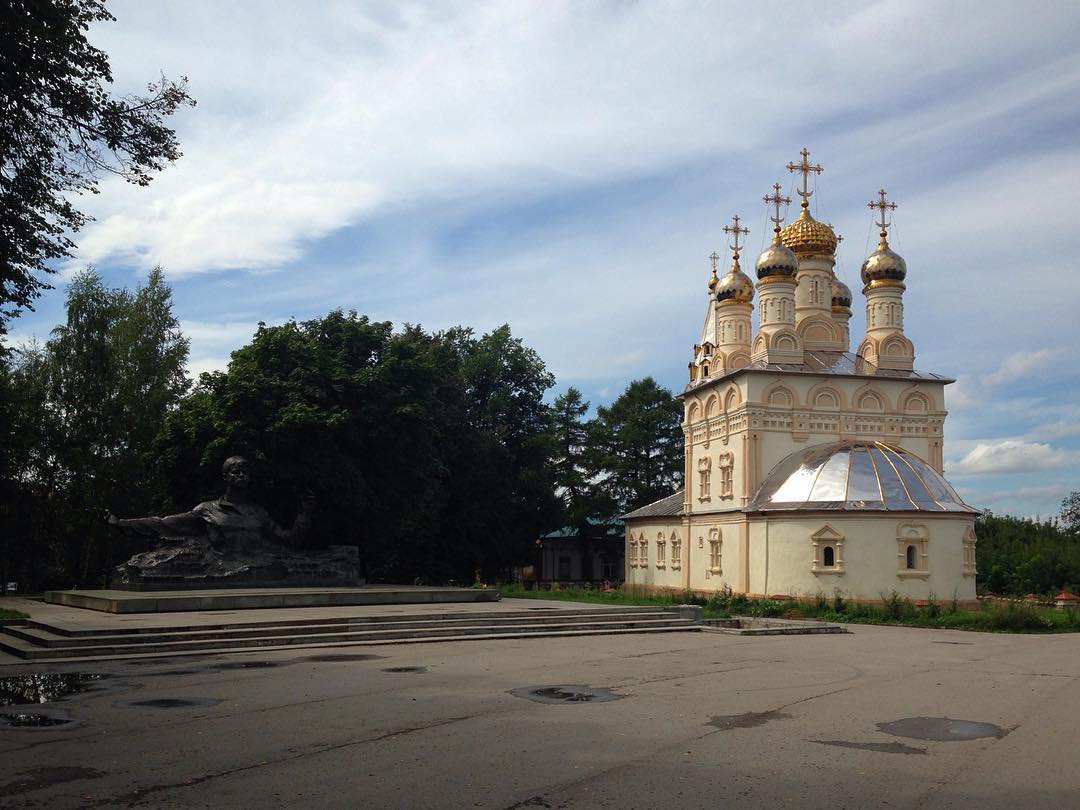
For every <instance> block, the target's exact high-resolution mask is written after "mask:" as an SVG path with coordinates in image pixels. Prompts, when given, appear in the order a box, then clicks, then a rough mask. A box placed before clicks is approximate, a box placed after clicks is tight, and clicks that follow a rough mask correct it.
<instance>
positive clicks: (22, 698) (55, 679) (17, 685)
mask: <svg viewBox="0 0 1080 810" xmlns="http://www.w3.org/2000/svg"><path fill="white" fill-rule="evenodd" d="M107 677H108V675H92V674H87V673H85V672H62V673H61V672H31V673H29V674H27V675H9V676H7V677H5V678H0V706H14V705H18V704H21V703H50V702H51V701H54V700H59V699H61V698H65V697H67V696H68V695H74V694H76V693H78V692H87V691H89V690H90V689H92V688H93V686H92V685H93V683H94V682H95V681H100V680H102V679H103V678H107Z"/></svg>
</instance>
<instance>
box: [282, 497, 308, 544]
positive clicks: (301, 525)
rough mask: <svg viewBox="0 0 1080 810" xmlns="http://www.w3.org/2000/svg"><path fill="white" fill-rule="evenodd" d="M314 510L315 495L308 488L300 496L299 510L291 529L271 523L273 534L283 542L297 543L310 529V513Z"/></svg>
mask: <svg viewBox="0 0 1080 810" xmlns="http://www.w3.org/2000/svg"><path fill="white" fill-rule="evenodd" d="M314 511H315V495H314V494H313V493H312V492H311V491H310V490H309V491H307V492H305V493H304V494H303V495H302V496H301V497H300V511H299V512H297V513H296V520H294V521H293V525H292V528H291V529H283V528H281V527H280V526H278V525H277V523H274V524H273V532H274V535H275V536H276V537H277V538H278V539H279V540H281V541H282V542H284V543H297V542H299V541H301V540H303V539H304V538H305V537H306V536H307V533H308V531H310V529H311V514H312V513H313V512H314Z"/></svg>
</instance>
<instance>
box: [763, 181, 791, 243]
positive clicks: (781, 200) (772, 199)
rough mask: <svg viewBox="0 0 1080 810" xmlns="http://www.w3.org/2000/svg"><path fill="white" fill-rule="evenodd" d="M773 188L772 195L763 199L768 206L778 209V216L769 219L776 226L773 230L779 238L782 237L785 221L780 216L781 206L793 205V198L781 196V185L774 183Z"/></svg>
mask: <svg viewBox="0 0 1080 810" xmlns="http://www.w3.org/2000/svg"><path fill="white" fill-rule="evenodd" d="M772 187H773V193H772V194H766V195H765V196H764V197H763V198H762V199H764V200H765V204H766V205H771V206H773V207H774V208H775V209H776V216H774V217H769V219H770V220H772V222H773V223H774V224H775V226H776V227H775V228H773V232H774V233H776V234H777V236H779V235H780V223H781V222H783V221H784V217H783V216H781V214H780V206H781V205H784V206H788V205H791V197H784V196H781V194H780V184H779V183H773V186H772Z"/></svg>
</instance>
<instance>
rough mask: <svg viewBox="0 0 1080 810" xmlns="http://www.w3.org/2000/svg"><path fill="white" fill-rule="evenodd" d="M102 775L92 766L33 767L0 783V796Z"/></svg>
mask: <svg viewBox="0 0 1080 810" xmlns="http://www.w3.org/2000/svg"><path fill="white" fill-rule="evenodd" d="M104 775H105V774H104V773H102V772H101V771H99V770H96V769H94V768H80V767H77V766H75V765H57V766H53V767H45V768H33V769H32V770H29V771H22V772H20V773H17V774H15V775H14V778H13V779H12V780H11V781H10V782H8V783H6V784H3V785H0V796H18V795H20V794H22V793H29V792H30V791H32V790H40V789H41V788H46V787H52V786H53V785H62V784H64V783H66V782H80V781H82V780H84V779H100V778H101V777H103V776H104Z"/></svg>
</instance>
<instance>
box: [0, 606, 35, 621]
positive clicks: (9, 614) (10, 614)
mask: <svg viewBox="0 0 1080 810" xmlns="http://www.w3.org/2000/svg"><path fill="white" fill-rule="evenodd" d="M29 618H30V617H29V616H28V615H27V614H25V613H23V612H22V611H21V610H8V609H7V608H0V621H3V620H4V619H29Z"/></svg>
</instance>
